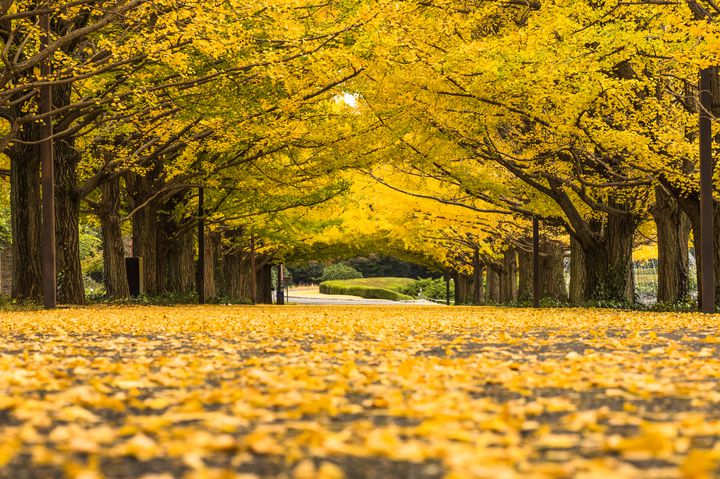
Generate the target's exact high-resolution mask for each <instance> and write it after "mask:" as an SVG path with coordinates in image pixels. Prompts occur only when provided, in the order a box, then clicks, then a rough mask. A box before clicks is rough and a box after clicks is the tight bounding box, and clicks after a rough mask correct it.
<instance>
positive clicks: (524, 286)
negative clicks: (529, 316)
mask: <svg viewBox="0 0 720 479" xmlns="http://www.w3.org/2000/svg"><path fill="white" fill-rule="evenodd" d="M517 256H518V292H517V298H518V301H529V300H531V299H532V297H533V254H532V251H526V250H524V249H518V251H517ZM541 271H542V269H541Z"/></svg>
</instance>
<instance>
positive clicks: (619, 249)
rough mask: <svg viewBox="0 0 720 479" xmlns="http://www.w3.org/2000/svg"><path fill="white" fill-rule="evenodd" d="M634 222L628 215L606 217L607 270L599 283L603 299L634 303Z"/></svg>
mask: <svg viewBox="0 0 720 479" xmlns="http://www.w3.org/2000/svg"><path fill="white" fill-rule="evenodd" d="M634 236H635V220H634V219H633V218H632V217H631V216H630V215H608V221H607V231H606V234H605V238H606V243H607V251H608V262H607V264H608V270H607V275H606V277H605V278H604V279H603V280H602V281H601V283H602V285H603V287H604V289H605V291H606V294H605V298H606V299H610V300H612V301H619V302H628V303H634V302H635V276H634V275H633V262H632V251H633V239H634Z"/></svg>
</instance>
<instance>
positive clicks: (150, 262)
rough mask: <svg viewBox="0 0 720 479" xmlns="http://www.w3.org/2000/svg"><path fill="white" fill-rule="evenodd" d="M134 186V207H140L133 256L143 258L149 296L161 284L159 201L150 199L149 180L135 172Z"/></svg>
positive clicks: (133, 226)
mask: <svg viewBox="0 0 720 479" xmlns="http://www.w3.org/2000/svg"><path fill="white" fill-rule="evenodd" d="M128 179H129V180H130V181H129V183H131V184H132V187H128V190H132V197H133V204H132V205H131V206H132V207H133V209H135V208H139V209H138V210H137V211H135V213H134V214H133V216H132V228H133V256H137V257H139V258H142V262H143V284H144V286H145V293H146V294H147V295H149V296H152V295H155V294H158V293H159V292H160V286H159V284H158V275H157V248H158V245H157V234H158V232H157V223H158V217H157V216H158V215H157V203H156V202H155V201H152V200H151V201H148V200H149V198H150V195H151V191H150V186H149V181H148V180H147V179H146V178H143V177H140V176H137V175H135V174H131V175H129V177H128Z"/></svg>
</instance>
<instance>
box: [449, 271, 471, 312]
mask: <svg viewBox="0 0 720 479" xmlns="http://www.w3.org/2000/svg"><path fill="white" fill-rule="evenodd" d="M452 276H453V283H454V286H455V306H459V305H461V304H467V300H468V298H467V294H468V280H467V276H465V275H464V274H462V273H458V272H457V271H453V272H452Z"/></svg>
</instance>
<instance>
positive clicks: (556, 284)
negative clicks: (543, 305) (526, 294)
mask: <svg viewBox="0 0 720 479" xmlns="http://www.w3.org/2000/svg"><path fill="white" fill-rule="evenodd" d="M531 259H532V258H531ZM564 259H565V252H564V247H563V245H562V244H561V243H560V242H558V241H546V242H544V243H542V244H541V245H540V284H541V285H542V295H541V297H542V298H550V299H554V300H555V301H561V302H566V301H567V300H568V291H567V286H566V285H565V265H564ZM531 266H532V261H531ZM530 288H531V291H532V270H531V286H530Z"/></svg>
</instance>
